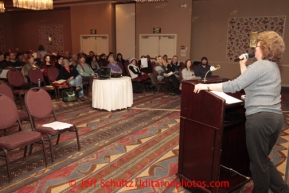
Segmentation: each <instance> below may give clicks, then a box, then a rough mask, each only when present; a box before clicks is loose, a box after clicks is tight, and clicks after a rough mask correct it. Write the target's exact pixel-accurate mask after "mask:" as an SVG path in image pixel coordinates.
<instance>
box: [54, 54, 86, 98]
mask: <svg viewBox="0 0 289 193" xmlns="http://www.w3.org/2000/svg"><path fill="white" fill-rule="evenodd" d="M58 77H59V79H63V80H66V81H67V82H68V83H69V84H70V85H71V86H74V87H76V91H78V95H79V100H81V101H85V98H84V94H83V88H82V77H81V76H80V75H79V73H78V71H77V70H76V67H75V66H73V65H70V62H69V60H67V59H64V60H63V66H61V68H60V70H59V76H58Z"/></svg>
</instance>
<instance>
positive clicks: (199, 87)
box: [194, 84, 208, 93]
mask: <svg viewBox="0 0 289 193" xmlns="http://www.w3.org/2000/svg"><path fill="white" fill-rule="evenodd" d="M201 90H208V84H197V85H195V89H194V93H199V92H200V91H201Z"/></svg>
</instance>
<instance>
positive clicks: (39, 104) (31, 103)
mask: <svg viewBox="0 0 289 193" xmlns="http://www.w3.org/2000/svg"><path fill="white" fill-rule="evenodd" d="M24 101H25V106H26V109H27V111H28V113H29V114H30V115H31V116H32V117H35V118H39V119H42V118H45V117H47V116H48V115H50V114H51V113H53V112H52V111H53V106H52V101H51V98H50V95H49V94H48V93H47V91H45V90H44V89H42V88H39V87H34V88H31V89H29V90H28V91H27V92H26V94H25V98H24Z"/></svg>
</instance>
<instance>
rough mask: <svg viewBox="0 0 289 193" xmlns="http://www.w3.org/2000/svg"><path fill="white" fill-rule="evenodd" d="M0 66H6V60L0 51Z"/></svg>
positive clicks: (2, 67)
mask: <svg viewBox="0 0 289 193" xmlns="http://www.w3.org/2000/svg"><path fill="white" fill-rule="evenodd" d="M0 68H1V69H4V68H6V61H5V59H4V54H3V53H1V52H0Z"/></svg>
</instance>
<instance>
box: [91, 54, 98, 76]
mask: <svg viewBox="0 0 289 193" xmlns="http://www.w3.org/2000/svg"><path fill="white" fill-rule="evenodd" d="M90 66H91V68H92V69H93V71H94V72H97V71H98V70H99V69H100V67H99V64H98V62H97V59H96V55H93V56H92V58H91V62H90Z"/></svg>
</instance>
